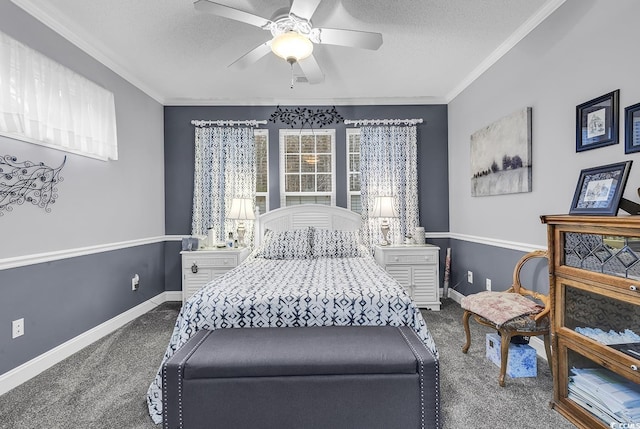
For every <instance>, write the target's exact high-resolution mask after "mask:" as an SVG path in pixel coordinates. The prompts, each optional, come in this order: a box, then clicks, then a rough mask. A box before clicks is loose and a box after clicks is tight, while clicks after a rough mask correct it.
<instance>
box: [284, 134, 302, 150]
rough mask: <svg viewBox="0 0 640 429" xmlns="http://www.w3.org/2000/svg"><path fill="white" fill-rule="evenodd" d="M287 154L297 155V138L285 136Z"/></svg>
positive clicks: (298, 146) (298, 147)
mask: <svg viewBox="0 0 640 429" xmlns="http://www.w3.org/2000/svg"><path fill="white" fill-rule="evenodd" d="M284 143H285V146H286V150H287V153H299V152H300V141H299V140H298V137H297V136H285V140H284Z"/></svg>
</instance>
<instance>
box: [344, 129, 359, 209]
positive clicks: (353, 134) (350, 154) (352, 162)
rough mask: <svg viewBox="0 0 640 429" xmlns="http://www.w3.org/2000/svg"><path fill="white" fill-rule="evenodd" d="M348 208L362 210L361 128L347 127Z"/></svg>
mask: <svg viewBox="0 0 640 429" xmlns="http://www.w3.org/2000/svg"><path fill="white" fill-rule="evenodd" d="M347 208H348V209H349V210H352V211H354V212H356V213H360V212H361V211H362V203H361V200H360V128H348V129H347Z"/></svg>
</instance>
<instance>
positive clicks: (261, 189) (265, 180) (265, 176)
mask: <svg viewBox="0 0 640 429" xmlns="http://www.w3.org/2000/svg"><path fill="white" fill-rule="evenodd" d="M253 141H254V144H255V147H256V207H258V208H259V209H260V213H266V212H267V210H269V130H258V129H256V130H254V132H253Z"/></svg>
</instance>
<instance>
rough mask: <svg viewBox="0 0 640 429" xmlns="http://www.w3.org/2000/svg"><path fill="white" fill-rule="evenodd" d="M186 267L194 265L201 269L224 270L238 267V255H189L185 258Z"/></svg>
mask: <svg viewBox="0 0 640 429" xmlns="http://www.w3.org/2000/svg"><path fill="white" fill-rule="evenodd" d="M184 262H185V264H186V265H189V266H191V265H193V264H194V263H195V264H196V265H197V266H198V267H201V268H224V267H235V266H236V265H238V255H237V254H234V255H193V256H191V255H189V256H185V258H184Z"/></svg>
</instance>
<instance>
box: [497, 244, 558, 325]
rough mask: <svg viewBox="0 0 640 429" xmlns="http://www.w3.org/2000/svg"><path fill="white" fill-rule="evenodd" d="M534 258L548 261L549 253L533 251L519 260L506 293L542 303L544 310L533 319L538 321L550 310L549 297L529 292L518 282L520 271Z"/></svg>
mask: <svg viewBox="0 0 640 429" xmlns="http://www.w3.org/2000/svg"><path fill="white" fill-rule="evenodd" d="M535 258H545V259H547V261H548V260H549V253H548V252H547V251H546V250H534V251H532V252H529V253H527V254H526V255H524V256H523V257H522V258H520V260H519V261H518V263H517V264H516V267H515V269H514V270H513V284H512V285H511V287H510V288H509V289H508V290H507V292H513V293H518V294H520V295H523V296H530V297H532V298H533V299H535V300H538V301H540V302H541V303H543V304H544V307H545V309H544V311H542V312H541V313H539V314H538V315H537V316H536V318H535V319H536V320H538V319H540V318H541V317H543V316H545V315H546V314H548V313H549V311H550V310H551V307H550V301H549V295H544V294H541V293H538V292H534V291H532V290H529V289H527V288H525V287H524V286H522V283H521V282H520V271H522V267H523V266H524V265H525V264H526V263H527V262H528V261H530V260H531V259H535Z"/></svg>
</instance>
